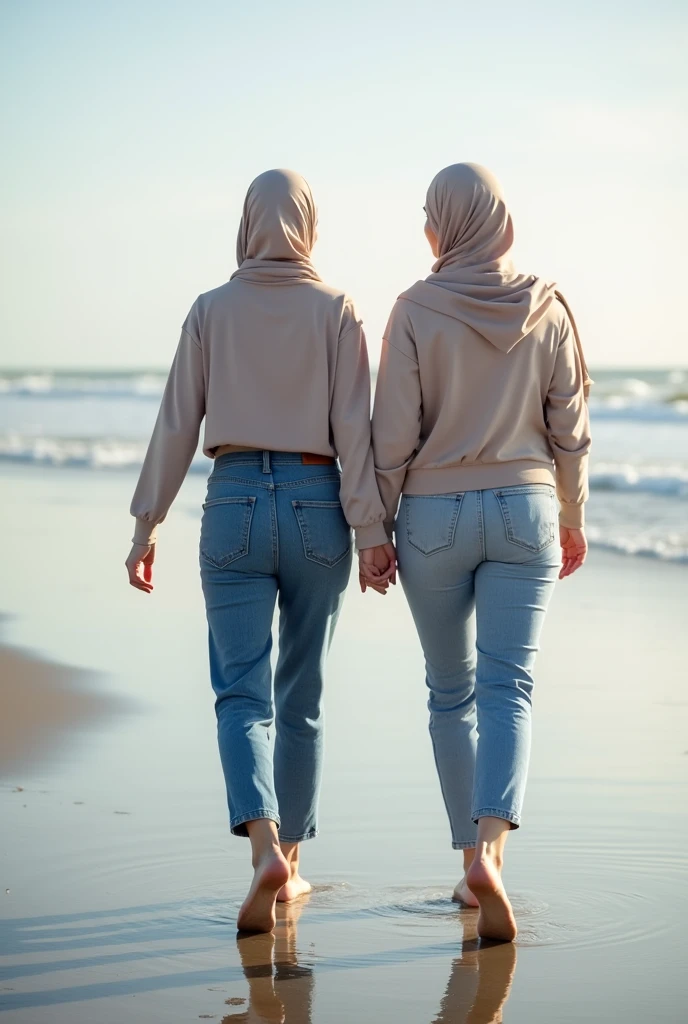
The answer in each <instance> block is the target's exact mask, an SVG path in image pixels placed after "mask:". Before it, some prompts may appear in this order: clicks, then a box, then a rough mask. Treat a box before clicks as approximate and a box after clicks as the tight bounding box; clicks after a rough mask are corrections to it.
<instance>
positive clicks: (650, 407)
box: [590, 395, 688, 423]
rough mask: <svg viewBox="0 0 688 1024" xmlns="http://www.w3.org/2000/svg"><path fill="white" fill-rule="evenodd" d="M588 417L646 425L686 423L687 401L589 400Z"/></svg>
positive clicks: (687, 414)
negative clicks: (639, 422)
mask: <svg viewBox="0 0 688 1024" xmlns="http://www.w3.org/2000/svg"><path fill="white" fill-rule="evenodd" d="M590 416H591V418H592V419H593V421H594V420H642V421H645V422H648V423H680V422H684V423H688V401H686V400H685V399H683V398H680V399H679V398H676V399H671V400H668V401H666V402H638V401H633V400H631V399H625V398H622V397H620V396H618V395H615V396H612V397H609V398H591V399H590Z"/></svg>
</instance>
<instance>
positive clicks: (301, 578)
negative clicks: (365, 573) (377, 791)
mask: <svg viewBox="0 0 688 1024" xmlns="http://www.w3.org/2000/svg"><path fill="white" fill-rule="evenodd" d="M339 483H340V477H339V470H338V469H337V467H336V466H335V465H328V466H319V465H303V463H302V460H301V456H300V455H298V454H297V455H295V454H290V453H285V452H236V453H231V454H228V455H222V456H220V457H219V458H218V459H217V461H216V463H215V467H214V469H213V472H212V475H211V477H210V480H209V482H208V496H207V500H206V502H205V505H204V506H203V507H204V512H203V521H202V525H201V544H200V560H201V581H202V584H203V594H204V597H205V604H206V613H207V617H208V629H209V645H210V677H211V682H212V686H213V690H214V691H215V696H216V701H215V709H216V712H217V732H218V742H219V746H220V758H221V761H222V768H223V771H224V776H225V782H226V785H227V800H228V803H229V812H230V827H231V829H232V832H233V833H234V834H235V835H242V836H245V835H247V831H246V824H245V823H246V822H247V821H252V820H254V819H256V818H270V819H271V820H272V821H274V822H275V823H276V824H277V826H278V829H279V835H280V839H281V840H283V841H285V842H300V841H301V840H303V839H310V838H312V837H313V836H315V835H317V830H318V826H317V809H318V793H319V788H320V776H321V770H322V752H323V683H324V668H325V658H326V655H327V651H328V648H329V645H330V641H331V640H332V635H333V633H334V628H335V625H336V622H337V617H338V615H339V611H340V608H341V605H342V601H343V598H344V592H345V590H346V586H347V583H348V581H349V574H350V571H351V531H350V529H349V527H348V525H347V522H346V519H345V518H344V513H343V512H342V508H341V505H340V503H339ZM276 603H278V604H279V656H278V659H277V666H276V669H275V679H274V692H273V680H272V670H271V664H270V652H271V650H272V623H273V616H274V612H275V605H276Z"/></svg>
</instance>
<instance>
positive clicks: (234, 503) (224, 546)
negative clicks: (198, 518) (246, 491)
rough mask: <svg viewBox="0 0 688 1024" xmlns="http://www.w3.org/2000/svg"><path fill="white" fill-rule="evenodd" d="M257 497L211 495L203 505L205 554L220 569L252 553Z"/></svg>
mask: <svg viewBox="0 0 688 1024" xmlns="http://www.w3.org/2000/svg"><path fill="white" fill-rule="evenodd" d="M255 504H256V499H255V498H251V497H240V498H211V499H209V500H208V501H206V502H205V504H204V505H203V520H202V522H201V557H202V558H203V559H205V561H206V562H208V563H209V564H210V565H212V566H214V567H215V568H216V569H226V568H227V566H228V565H230V564H231V563H232V562H236V560H237V559H238V558H243V557H244V556H245V555H247V554H248V550H249V544H250V538H251V521H252V519H253V509H254V507H255Z"/></svg>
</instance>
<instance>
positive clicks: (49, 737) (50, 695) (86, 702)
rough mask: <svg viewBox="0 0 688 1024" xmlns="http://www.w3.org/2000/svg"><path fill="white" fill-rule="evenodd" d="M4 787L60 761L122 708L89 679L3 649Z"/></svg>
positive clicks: (0, 741) (0, 737) (0, 766)
mask: <svg viewBox="0 0 688 1024" xmlns="http://www.w3.org/2000/svg"><path fill="white" fill-rule="evenodd" d="M0 707H1V708H2V715H1V716H0V781H2V780H5V779H8V778H11V777H15V776H16V777H17V778H19V777H21V774H22V772H23V771H25V770H32V769H33V768H34V766H35V765H37V764H38V763H40V762H43V761H45V760H51V759H53V758H55V757H57V756H59V755H60V750H61V748H62V747H64V746H65V745H66V744H68V743H70V742H72V743H73V742H78V734H79V732H80V731H82V730H85V729H89V728H90V727H91V726H92V725H93V724H95V723H96V722H98V721H102V719H103V718H104V717H105V716H107V715H111V714H113V713H116V712H118V711H121V710H122V708H121V706H120V702H118V701H117V700H116V699H115V698H114V697H110V696H106V695H104V694H102V693H98V692H97V691H94V690H93V688H92V687H91V688H89V676H88V673H86V672H84V671H83V670H80V669H77V668H73V667H69V666H64V665H57V664H55V663H54V662H51V661H47V660H44V659H41V658H38V657H37V656H36V655H34V654H32V653H30V652H27V651H22V650H17V649H14V648H11V647H3V646H0Z"/></svg>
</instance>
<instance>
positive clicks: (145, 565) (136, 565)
mask: <svg viewBox="0 0 688 1024" xmlns="http://www.w3.org/2000/svg"><path fill="white" fill-rule="evenodd" d="M154 561H155V544H134V546H133V547H132V549H131V551H130V552H129V557H128V558H127V560H126V562H125V563H124V564H125V565H126V567H127V572H128V573H129V582H130V583H131V585H132V587H136V589H137V590H142V591H143V592H144V594H150V592H151V591H152V589H153V562H154Z"/></svg>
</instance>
